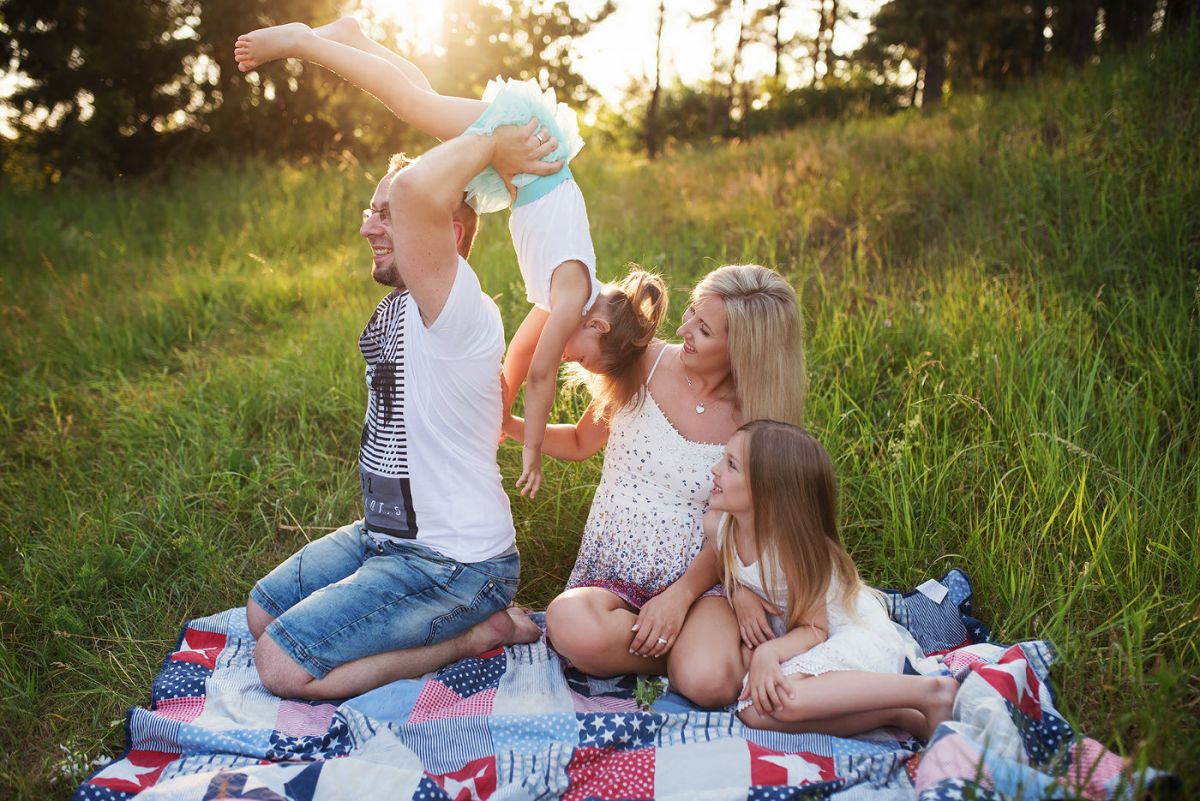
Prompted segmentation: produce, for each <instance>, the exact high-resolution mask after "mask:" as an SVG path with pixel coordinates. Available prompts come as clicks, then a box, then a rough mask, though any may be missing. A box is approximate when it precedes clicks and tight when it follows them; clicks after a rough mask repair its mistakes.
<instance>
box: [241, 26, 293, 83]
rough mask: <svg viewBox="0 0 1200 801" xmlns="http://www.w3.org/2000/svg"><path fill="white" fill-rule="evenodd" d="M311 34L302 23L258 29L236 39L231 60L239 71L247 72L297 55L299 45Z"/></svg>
mask: <svg viewBox="0 0 1200 801" xmlns="http://www.w3.org/2000/svg"><path fill="white" fill-rule="evenodd" d="M312 34H313V30H312V28H310V27H308V26H307V25H305V24H304V23H303V22H289V23H288V24H286V25H273V26H272V27H270V28H259V29H258V30H257V31H251V32H250V33H243V34H242V35H241V36H239V37H238V39H237V42H236V43H234V46H233V58H234V60H235V61H237V65H238V69H239V70H241V71H242V72H249V71H250V70H252V69H256V68H258V67H261V66H262V65H263V64H266V63H268V62H271V61H276V60H278V59H281V58H292V57H294V56H296V55H298V53H297V51H298V50H299V47H300V44H301V43H302V42H303V41H304V38H305V37H307V36H312Z"/></svg>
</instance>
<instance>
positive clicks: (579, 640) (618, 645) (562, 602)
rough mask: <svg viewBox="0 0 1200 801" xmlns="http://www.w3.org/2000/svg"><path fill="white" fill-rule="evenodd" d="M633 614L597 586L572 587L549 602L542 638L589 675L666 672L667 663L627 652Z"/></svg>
mask: <svg viewBox="0 0 1200 801" xmlns="http://www.w3.org/2000/svg"><path fill="white" fill-rule="evenodd" d="M636 620H637V614H636V613H635V612H634V611H633V609H632V607H630V606H629V604H627V603H625V602H624V601H623V600H621V599H620V598H618V597H617V596H616V595H614V594H613V593H611V592H609V591H608V590H603V589H600V588H599V587H576V588H575V589H573V590H567V591H566V592H564V593H563V594H562V595H560V596H558V597H557V598H555V599H554V600H553V601H551V602H550V606H549V607H548V608H547V609H546V636H547V638H548V639H549V640H550V644H551V645H553V646H554V650H555V651H557V652H558V653H560V654H562V655H563V656H565V657H566V658H567V659H570V660H571V663H572V664H573V665H575V667H576V668H578V669H579V670H582V671H583V672H584V673H590V674H591V675H593V676H617V675H620V674H622V673H653V674H658V675H661V674H663V673H665V672H666V669H667V660H666V659H663V658H659V659H649V658H646V657H641V656H636V655H634V654H631V653H629V646H630V645H631V644H632V643H633V634H634V632H633V624H634V622H635V621H636Z"/></svg>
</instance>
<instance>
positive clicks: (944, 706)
mask: <svg viewBox="0 0 1200 801" xmlns="http://www.w3.org/2000/svg"><path fill="white" fill-rule="evenodd" d="M932 678H933V681H935V682H937V684H936V685H934V687H933V689H932V690H931V691H930V693H929V700H928V701H927V702H926V703H925V704H924V705H923V706H922V707H921V714H923V715H924V716H925V723H926V729H925V731H923V732H914V733H915V734H920V735H922V736H923V737H924V739H926V740H929V739H931V738H932V737H933V733H934V732H935V731H937V727H938V726H940V725H942V724H943V723H945V722H946V721H947V720H951V719H952V718H953V717H954V697H955V696H956V695H958V682H957V681H955V680H954V679H953V678H951V677H950V676H936V677H932Z"/></svg>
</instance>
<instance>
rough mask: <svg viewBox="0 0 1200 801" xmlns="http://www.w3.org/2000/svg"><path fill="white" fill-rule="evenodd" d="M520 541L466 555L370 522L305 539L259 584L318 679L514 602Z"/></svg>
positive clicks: (447, 632) (257, 591)
mask: <svg viewBox="0 0 1200 801" xmlns="http://www.w3.org/2000/svg"><path fill="white" fill-rule="evenodd" d="M520 571H521V559H520V556H519V555H518V554H517V553H516V551H515V550H514V551H513V552H512V553H509V554H507V555H504V556H498V557H496V558H494V559H488V560H486V561H483V562H469V563H464V562H458V561H455V560H454V559H451V558H450V557H448V556H443V555H442V554H440V553H438V552H437V551H435V550H433V549H432V548H429V547H426V546H424V545H421V544H419V543H417V542H416V541H413V540H399V541H392V540H379V539H376V538H374V537H372V536H370V535H369V534H367V531H366V527H365V526H364V525H363V521H361V520H359V521H357V522H355V523H351V524H350V525H348V526H343V527H342V528H340V529H338V530H337V531H335V532H333V533H332V534H328V535H326V536H324V537H322V538H321V539H319V540H316V541H315V542H310V543H309V544H308V545H305V546H304V547H303V548H301V549H300V550H299V551H297V552H296V553H295V554H293V555H292V556H291V557H290V558H289V559H288V560H287V561H285V562H284V563H283V564H281V565H280V566H279V567H277V568H275V569H274V570H272V571H271V572H270V573H269V574H268V575H267V576H266V578H264V579H262V580H261V581H259V582H258V583H257V584H256V585H254V589H253V590H251V591H250V597H251V598H253V599H254V600H255V601H256V602H257V603H258V605H259V606H261V607H262V608H263V609H264V610H265V611H266V612H267V614H269V615H271V616H272V617H273V618H275V620H274V621H272V623H271V624H270V625H269V626H267V634H269V635H271V638H272V639H274V640H275V642H276V643H278V644H279V647H280V648H282V649H283V650H284V651H286V652H287V653H288V655H289V656H291V657H292V659H293V660H295V662H296V664H298V665H300V666H301V667H303V668H304V669H305V670H306V671H308V672H309V673H310V674H312V676H313V677H314V678H317V679H321V678H324V677H325V675H326V674H327V673H328V672H329V671H331V670H333V669H334V668H335V667H337V666H338V665H342V664H345V663H346V662H353V661H354V660H356V659H361V658H363V657H365V656H371V655H372V654H378V653H382V652H384V651H395V650H400V649H404V648H416V647H420V646H424V645H432V644H433V643H438V642H442V641H444V640H449V639H451V638H453V637H456V636H458V635H459V634H462V633H463V632H465V631H467V630H468V629H470V628H471V627H472V626H474V625H475V624H477V623H481V622H483V621H484V620H486V619H487V618H488V617H490V616H491V615H493V614H495V613H496V612H498V611H500V610H501V609H504V608H505V607H507V606H508V605H509V604H510V603H511V602H512V599H513V596H514V595H516V593H517V579H518V577H519V575H520Z"/></svg>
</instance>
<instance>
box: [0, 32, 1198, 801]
mask: <svg viewBox="0 0 1200 801" xmlns="http://www.w3.org/2000/svg"><path fill="white" fill-rule="evenodd" d="M1198 54H1200V47H1197V42H1196V39H1195V37H1194V36H1193V37H1192V38H1191V39H1187V38H1185V39H1182V40H1178V41H1175V42H1171V41H1165V42H1160V43H1158V44H1157V45H1156V46H1155V49H1154V50H1153V51H1142V52H1140V53H1136V54H1133V55H1130V56H1129V57H1127V58H1123V59H1114V60H1110V61H1108V62H1106V63H1104V64H1102V65H1099V66H1097V67H1093V68H1092V69H1091V70H1089V71H1088V72H1086V73H1084V74H1082V75H1069V76H1064V77H1062V78H1060V79H1050V80H1046V81H1044V82H1042V83H1040V84H1038V85H1036V86H1031V87H1027V88H1026V89H1024V90H1021V91H1019V92H1013V93H1010V94H1008V95H1004V96H982V97H961V98H955V99H954V102H953V103H952V105H951V106H950V107H949V108H946V109H944V110H942V111H941V112H939V113H938V114H934V115H931V116H928V117H920V116H915V115H901V116H897V117H894V118H889V119H877V120H862V121H854V122H847V123H844V124H831V125H827V126H823V127H814V128H810V129H806V130H804V131H800V132H796V133H792V134H788V135H784V136H778V137H773V138H764V139H761V140H756V141H753V142H750V143H742V144H739V145H734V146H728V147H721V148H713V149H704V150H694V151H693V150H688V151H683V152H679V153H676V154H674V155H672V156H670V157H668V158H665V159H662V160H660V161H659V162H656V163H654V164H646V163H644V162H642V161H640V160H639V159H637V158H634V157H631V156H626V155H621V154H610V153H592V154H591V155H585V157H584V158H582V159H581V160H580V161H579V162H578V164H577V169H576V167H575V166H573V169H576V173H577V175H579V177H580V182H581V184H582V185H583V187H584V189H585V191H586V192H587V194H588V198H589V210H590V213H591V217H592V221H593V226H594V231H595V237H596V245H597V250H598V255H599V257H600V261H601V274H602V277H605V278H611V277H615V276H616V275H618V274H619V273H621V272H622V271H623V269H624V268H623V265H624V264H625V263H626V262H627V261H637V262H640V263H642V264H644V265H651V266H655V267H658V268H660V269H661V270H662V271H663V272H664V273H665V274H666V275H667V277H668V279H669V281H670V283H671V285H672V287H673V291H674V293H675V294H674V296H673V300H674V302H673V307H672V314H673V315H674V319H675V320H677V319H678V315H679V313H680V312H681V310H682V308H683V303H682V299H683V297H684V296H685V294H686V292H687V289H688V288H689V287H690V286H691V284H692V283H694V281H695V280H696V279H697V278H698V277H699V276H701V275H702V274H703V273H704V272H706V271H708V270H709V269H711V268H712V267H714V266H717V265H719V264H722V263H731V262H746V261H756V262H760V263H764V264H768V265H771V266H774V267H776V268H778V269H780V270H781V271H783V272H784V273H786V274H787V275H788V276H789V278H790V279H791V280H792V281H793V283H794V284H795V285H796V286H797V287H798V288H800V289H801V291H802V295H803V304H804V308H805V313H806V319H807V321H808V326H809V330H808V341H809V352H810V355H809V364H810V365H811V370H812V376H811V379H812V381H811V385H812V389H811V394H810V403H809V408H810V422H811V426H812V428H813V429H814V431H815V432H816V433H817V434H818V435H819V436H820V438H821V439H822V440H823V441H824V442H825V443H826V445H827V446H828V447H829V449H830V451H831V453H833V454H834V456H835V459H836V461H837V463H838V467H839V472H840V477H841V482H842V487H843V498H844V514H843V518H844V525H845V535H846V539H847V541H848V543H849V545H850V547H851V550H852V552H853V553H854V555H855V557H856V559H857V561H858V563H859V565H860V569H861V570H862V572H863V573H864V575H865V576H866V577H867V578H868V579H869V580H870V581H872V582H873V583H876V584H880V585H885V586H900V587H910V586H913V585H914V584H916V583H918V582H920V581H921V580H923V579H924V578H926V577H927V576H929V575H931V574H940V572H942V571H944V570H945V569H946V568H947V567H949V566H950V565H952V564H957V565H963V566H965V567H966V568H967V569H968V570H969V572H970V573H971V576H972V578H973V580H974V583H975V586H976V609H977V611H978V613H979V614H980V615H981V616H982V617H983V618H984V619H985V620H987V621H988V622H989V623H991V624H992V626H993V632H994V636H995V637H996V638H997V639H999V640H1001V641H1013V640H1018V639H1028V638H1040V637H1044V638H1048V639H1050V640H1052V641H1053V642H1054V643H1055V644H1056V645H1057V646H1058V647H1059V648H1060V650H1061V651H1062V652H1063V655H1064V661H1063V663H1062V665H1061V667H1060V668H1059V669H1058V672H1057V675H1056V685H1057V689H1058V691H1059V699H1060V703H1061V705H1062V707H1063V708H1064V710H1065V713H1066V714H1067V715H1068V717H1070V718H1071V719H1072V720H1073V721H1075V722H1076V723H1078V724H1080V725H1081V726H1082V727H1083V728H1084V730H1085V731H1087V732H1088V733H1089V734H1091V735H1092V736H1094V737H1097V738H1099V739H1101V740H1102V741H1104V742H1105V743H1106V744H1108V745H1109V746H1110V747H1113V748H1115V749H1116V750H1118V751H1120V752H1121V753H1122V754H1125V755H1129V756H1131V757H1133V758H1134V759H1136V760H1138V761H1139V762H1142V763H1148V764H1154V765H1156V766H1159V767H1165V768H1171V769H1175V770H1179V771H1180V772H1181V773H1186V767H1187V765H1189V764H1190V763H1191V762H1192V761H1193V760H1194V757H1195V755H1196V754H1197V753H1200V730H1198V729H1200V727H1198V725H1197V716H1198V714H1200V653H1198V648H1197V643H1198V641H1200V638H1198V634H1200V578H1198V576H1197V573H1198V571H1197V569H1196V567H1197V565H1198V564H1200V536H1198V529H1200V442H1198V436H1200V414H1198V410H1197V399H1198V398H1200V367H1198V365H1200V262H1198V257H1197V254H1198V253H1200V214H1198V211H1197V210H1198V209H1200V149H1198V148H1197V147H1196V145H1195V143H1196V142H1197V141H1200V92H1198V90H1197V84H1196V83H1195V81H1194V80H1192V79H1191V77H1190V76H1194V75H1195V74H1196V73H1197V70H1198V69H1200V56H1198ZM382 166H383V164H382V160H380V161H379V163H378V164H374V163H372V164H370V165H366V164H359V163H357V162H355V161H353V160H352V159H350V160H346V161H343V162H340V163H328V164H324V165H267V164H261V163H247V164H241V165H228V164H226V165H213V166H208V167H199V168H190V169H185V170H180V171H179V172H178V174H176V175H174V176H172V177H171V178H170V179H169V180H160V181H158V182H137V183H135V182H129V183H120V184H117V185H115V186H96V187H89V188H60V189H58V190H56V191H54V192H49V193H44V194H40V195H36V196H30V195H24V194H19V193H16V192H13V191H11V190H0V217H2V218H3V219H4V220H5V221H6V222H5V225H4V227H3V228H0V252H2V253H4V254H5V255H6V258H5V259H4V263H3V267H2V272H0V342H2V343H3V347H2V348H0V375H2V376H3V383H2V385H0V508H3V509H4V514H3V516H2V517H0V538H2V540H0V714H2V715H3V719H4V720H5V721H6V726H5V728H4V731H3V732H2V733H0V795H4V796H5V797H16V798H47V797H63V798H65V797H66V796H67V795H68V794H69V793H70V791H71V789H72V787H73V785H74V783H75V782H76V781H77V780H78V779H80V778H81V777H82V773H83V772H84V770H85V768H84V765H83V763H85V762H86V761H87V760H89V759H92V758H95V757H100V756H104V755H109V756H111V755H114V754H116V753H117V752H118V751H119V749H120V748H121V745H122V731H121V725H120V722H121V721H122V719H123V717H124V712H125V709H126V708H127V707H128V706H130V705H134V704H143V703H145V702H146V698H147V689H148V687H149V685H150V681H151V679H152V677H153V675H154V674H155V672H156V671H157V669H158V666H159V663H160V661H161V659H162V658H163V656H164V655H165V653H166V652H167V650H168V649H169V648H170V646H171V643H172V642H173V641H174V638H175V636H176V634H177V632H178V627H179V625H180V623H181V622H182V621H183V620H184V619H186V618H189V617H193V616H198V615H202V614H207V613H211V612H213V611H217V610H220V609H223V608H227V607H230V606H233V605H236V604H240V603H243V602H244V598H245V595H246V592H247V590H248V589H249V587H250V585H251V583H252V582H253V581H254V580H255V579H256V578H258V577H259V576H261V575H263V574H264V573H265V572H266V571H267V570H269V569H270V568H271V567H273V566H274V565H275V564H276V563H278V562H279V561H280V560H281V559H283V558H284V557H285V556H287V555H288V554H290V553H291V552H292V551H294V550H295V549H296V548H298V547H299V546H300V545H301V544H303V542H304V541H305V540H306V539H307V538H310V537H315V536H319V535H320V534H321V533H323V531H324V530H326V529H329V528H333V527H335V526H337V525H340V524H342V523H344V522H346V521H348V520H351V519H353V518H354V517H355V516H356V515H357V514H358V509H359V505H360V497H359V491H358V484H357V477H356V473H355V455H356V446H357V439H358V427H359V424H360V423H359V421H360V420H361V415H362V409H363V406H364V398H365V390H364V387H363V383H362V372H361V370H362V367H361V360H360V357H359V356H358V354H357V352H356V349H355V346H354V342H355V338H356V335H357V332H358V330H359V329H360V328H361V326H362V324H363V322H364V321H365V319H366V317H367V316H368V315H369V314H370V310H371V308H372V307H373V305H374V303H375V302H376V301H377V300H378V297H379V296H380V293H381V290H380V289H379V288H378V287H376V286H373V285H372V284H371V282H370V281H369V279H368V278H367V258H368V257H367V253H366V250H365V246H364V245H363V244H362V243H361V242H359V241H358V240H357V238H356V237H355V235H354V229H355V228H356V226H357V214H358V210H359V209H360V208H362V206H363V205H365V203H366V200H367V199H368V198H369V196H370V191H371V188H372V185H373V180H374V178H375V177H376V176H377V175H378V173H379V170H380V169H381V168H382ZM504 228H505V226H504V225H503V222H502V221H501V220H499V219H491V220H488V221H487V222H486V224H485V226H484V229H483V232H482V234H481V241H480V243H479V245H478V246H477V251H476V254H475V256H474V258H473V259H472V262H473V263H474V264H475V266H476V267H477V269H478V271H479V273H480V277H481V280H482V282H483V285H484V287H485V288H487V289H488V290H489V291H492V292H495V293H497V294H498V296H499V298H498V301H499V303H500V305H501V308H502V312H503V314H504V318H505V320H506V324H507V325H508V326H509V333H510V334H511V332H512V330H513V328H515V325H516V322H517V321H519V319H520V316H521V315H522V313H523V307H524V302H523V297H524V295H523V292H522V290H521V288H520V286H519V283H518V282H519V277H518V274H517V271H516V268H515V265H514V264H513V259H512V256H511V250H510V246H509V244H508V242H507V234H506V232H505V230H504ZM583 402H584V399H583V398H581V397H579V396H577V395H571V394H568V393H564V394H563V395H562V396H561V397H560V398H559V401H558V405H557V407H556V412H555V413H556V414H557V415H560V416H561V418H562V419H570V418H573V417H574V416H575V415H576V414H577V413H578V412H579V411H580V409H581V407H582V404H583ZM501 460H502V469H503V471H504V475H505V476H506V478H507V479H508V484H509V486H510V489H511V483H512V480H514V479H515V478H516V476H517V475H518V474H519V472H520V471H519V464H520V453H519V450H518V449H516V448H514V447H513V446H511V445H507V446H505V447H504V448H502V450H501ZM598 474H599V460H592V461H590V462H586V463H580V464H566V465H560V464H553V465H551V466H550V467H549V470H548V474H547V481H546V484H545V485H544V487H543V490H542V492H541V494H540V495H539V497H538V498H537V500H536V501H529V500H524V499H520V498H517V497H514V501H513V503H514V513H515V517H516V521H517V528H518V532H519V542H520V546H521V549H522V554H523V561H524V565H523V579H524V581H523V588H522V591H521V594H520V596H519V599H520V601H521V602H523V603H525V604H530V605H533V606H543V605H544V604H545V603H546V602H547V601H548V600H549V599H550V598H551V597H552V596H553V595H554V593H555V592H556V591H557V589H558V588H560V587H561V586H562V584H563V582H564V581H565V579H566V576H567V574H568V572H569V570H570V566H571V562H572V559H573V555H574V551H575V548H576V546H577V543H578V536H579V532H580V531H581V530H582V527H583V522H584V519H585V517H586V515H587V510H588V505H589V502H590V498H591V494H592V488H593V486H594V484H595V481H596V479H597V477H598ZM1184 778H1185V788H1184V789H1185V797H1188V796H1190V795H1197V794H1200V785H1198V784H1197V779H1196V778H1195V776H1194V775H1185V777H1184ZM1188 790H1190V791H1191V792H1190V793H1189V792H1187V791H1188Z"/></svg>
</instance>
